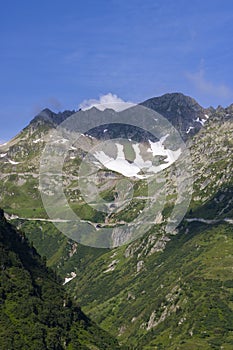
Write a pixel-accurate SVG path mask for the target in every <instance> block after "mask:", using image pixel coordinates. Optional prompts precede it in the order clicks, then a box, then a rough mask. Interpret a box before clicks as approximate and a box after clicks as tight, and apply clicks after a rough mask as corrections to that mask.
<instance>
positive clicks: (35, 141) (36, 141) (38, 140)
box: [32, 139, 41, 143]
mask: <svg viewBox="0 0 233 350" xmlns="http://www.w3.org/2000/svg"><path fill="white" fill-rule="evenodd" d="M40 141H41V139H36V140H34V141H32V142H33V143H38V142H40Z"/></svg>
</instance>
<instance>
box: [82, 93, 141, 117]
mask: <svg viewBox="0 0 233 350" xmlns="http://www.w3.org/2000/svg"><path fill="white" fill-rule="evenodd" d="M134 105H135V103H132V102H125V101H124V100H122V99H121V98H120V97H118V96H117V95H115V94H112V93H111V92H109V93H108V94H106V95H101V96H100V98H99V100H96V99H90V100H84V101H83V102H82V103H80V105H79V107H80V108H81V109H82V110H83V111H85V110H87V109H91V108H92V107H96V108H98V109H99V110H100V111H104V110H105V109H106V108H111V109H114V111H117V112H119V111H123V110H124V109H127V108H129V107H132V106H134Z"/></svg>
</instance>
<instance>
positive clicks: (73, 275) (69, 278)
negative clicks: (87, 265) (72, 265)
mask: <svg viewBox="0 0 233 350" xmlns="http://www.w3.org/2000/svg"><path fill="white" fill-rule="evenodd" d="M70 275H71V277H66V278H65V282H64V283H63V286H64V285H65V284H66V283H68V282H70V281H71V280H73V279H74V278H75V277H76V276H77V274H76V273H75V272H71V274H70Z"/></svg>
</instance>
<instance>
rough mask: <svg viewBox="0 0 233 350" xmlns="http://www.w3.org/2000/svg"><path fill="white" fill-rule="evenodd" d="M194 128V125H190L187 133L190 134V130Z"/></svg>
mask: <svg viewBox="0 0 233 350" xmlns="http://www.w3.org/2000/svg"><path fill="white" fill-rule="evenodd" d="M192 129H194V126H190V127H189V128H188V130H187V131H186V134H189V133H190V131H191V130H192Z"/></svg>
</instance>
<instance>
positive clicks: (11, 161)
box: [8, 159, 21, 165]
mask: <svg viewBox="0 0 233 350" xmlns="http://www.w3.org/2000/svg"><path fill="white" fill-rule="evenodd" d="M8 162H9V163H10V164H13V165H16V164H20V163H21V162H14V161H13V160H11V159H8Z"/></svg>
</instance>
